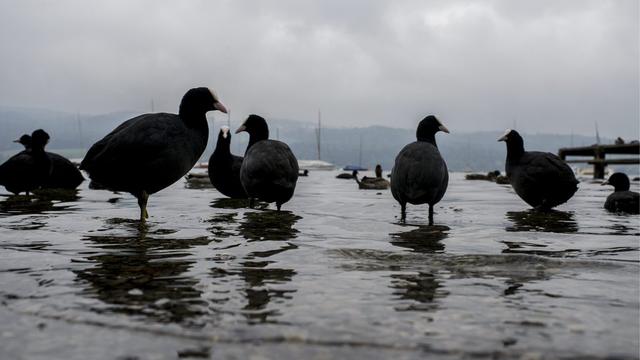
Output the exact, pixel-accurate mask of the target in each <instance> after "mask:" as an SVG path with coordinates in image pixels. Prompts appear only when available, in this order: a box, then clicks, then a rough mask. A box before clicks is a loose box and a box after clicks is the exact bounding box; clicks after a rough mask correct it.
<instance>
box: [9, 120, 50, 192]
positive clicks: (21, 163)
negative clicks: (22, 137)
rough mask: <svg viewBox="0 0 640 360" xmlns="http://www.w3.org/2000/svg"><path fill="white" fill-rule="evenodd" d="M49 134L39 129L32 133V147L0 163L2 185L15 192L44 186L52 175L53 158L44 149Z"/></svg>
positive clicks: (28, 190)
mask: <svg viewBox="0 0 640 360" xmlns="http://www.w3.org/2000/svg"><path fill="white" fill-rule="evenodd" d="M48 142H49V134H47V133H46V132H45V131H44V130H42V129H38V130H36V131H34V132H33V133H31V148H30V149H28V150H24V151H21V152H20V153H18V154H16V155H14V156H12V157H11V158H9V160H7V161H5V162H4V163H3V164H2V165H0V185H2V186H4V187H5V188H6V189H7V190H9V191H10V192H12V193H14V194H16V195H17V194H19V193H21V192H23V191H24V192H26V193H27V195H29V192H30V191H32V190H35V189H39V188H40V187H42V186H43V185H44V184H45V183H46V182H47V181H48V180H49V176H50V175H51V159H50V158H49V155H47V153H46V152H45V151H44V147H45V146H46V145H47V143H48Z"/></svg>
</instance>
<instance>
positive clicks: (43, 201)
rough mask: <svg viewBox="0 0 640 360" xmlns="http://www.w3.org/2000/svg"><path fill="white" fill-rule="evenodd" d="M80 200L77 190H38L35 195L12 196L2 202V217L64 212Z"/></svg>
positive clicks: (0, 202) (0, 214)
mask: <svg viewBox="0 0 640 360" xmlns="http://www.w3.org/2000/svg"><path fill="white" fill-rule="evenodd" d="M78 199H80V197H79V196H78V191H77V190H36V191H34V194H33V195H11V196H8V197H7V198H6V199H5V200H4V201H0V216H2V215H28V214H41V213H43V212H46V211H62V210H66V209H68V208H70V207H71V204H70V203H72V202H74V201H77V200H78Z"/></svg>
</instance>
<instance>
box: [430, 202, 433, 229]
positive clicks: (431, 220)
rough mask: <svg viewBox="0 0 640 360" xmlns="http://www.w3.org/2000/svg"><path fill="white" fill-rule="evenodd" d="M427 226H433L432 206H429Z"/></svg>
mask: <svg viewBox="0 0 640 360" xmlns="http://www.w3.org/2000/svg"><path fill="white" fill-rule="evenodd" d="M429 225H433V205H431V204H429Z"/></svg>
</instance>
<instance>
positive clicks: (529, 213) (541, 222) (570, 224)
mask: <svg viewBox="0 0 640 360" xmlns="http://www.w3.org/2000/svg"><path fill="white" fill-rule="evenodd" d="M506 217H507V219H509V220H510V221H511V222H512V223H513V224H512V225H510V226H507V227H506V229H505V230H507V231H542V232H552V233H575V232H578V223H577V222H576V220H575V217H574V215H573V213H570V212H565V211H558V210H550V211H539V210H526V211H509V212H507V214H506Z"/></svg>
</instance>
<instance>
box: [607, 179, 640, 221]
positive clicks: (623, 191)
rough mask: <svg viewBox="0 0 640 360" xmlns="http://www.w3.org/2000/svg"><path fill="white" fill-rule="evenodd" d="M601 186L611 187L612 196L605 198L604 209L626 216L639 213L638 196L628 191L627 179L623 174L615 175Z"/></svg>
mask: <svg viewBox="0 0 640 360" xmlns="http://www.w3.org/2000/svg"><path fill="white" fill-rule="evenodd" d="M602 185H612V186H613V187H614V191H613V194H611V195H609V196H608V197H607V200H606V201H605V203H604V208H605V209H607V210H609V211H611V212H616V213H617V212H623V213H627V214H638V213H640V194H638V193H637V192H635V191H629V187H630V184H629V177H628V176H627V175H626V174H624V173H615V174H613V175H611V176H610V177H609V179H608V180H607V181H605V182H604V183H603V184H602Z"/></svg>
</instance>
